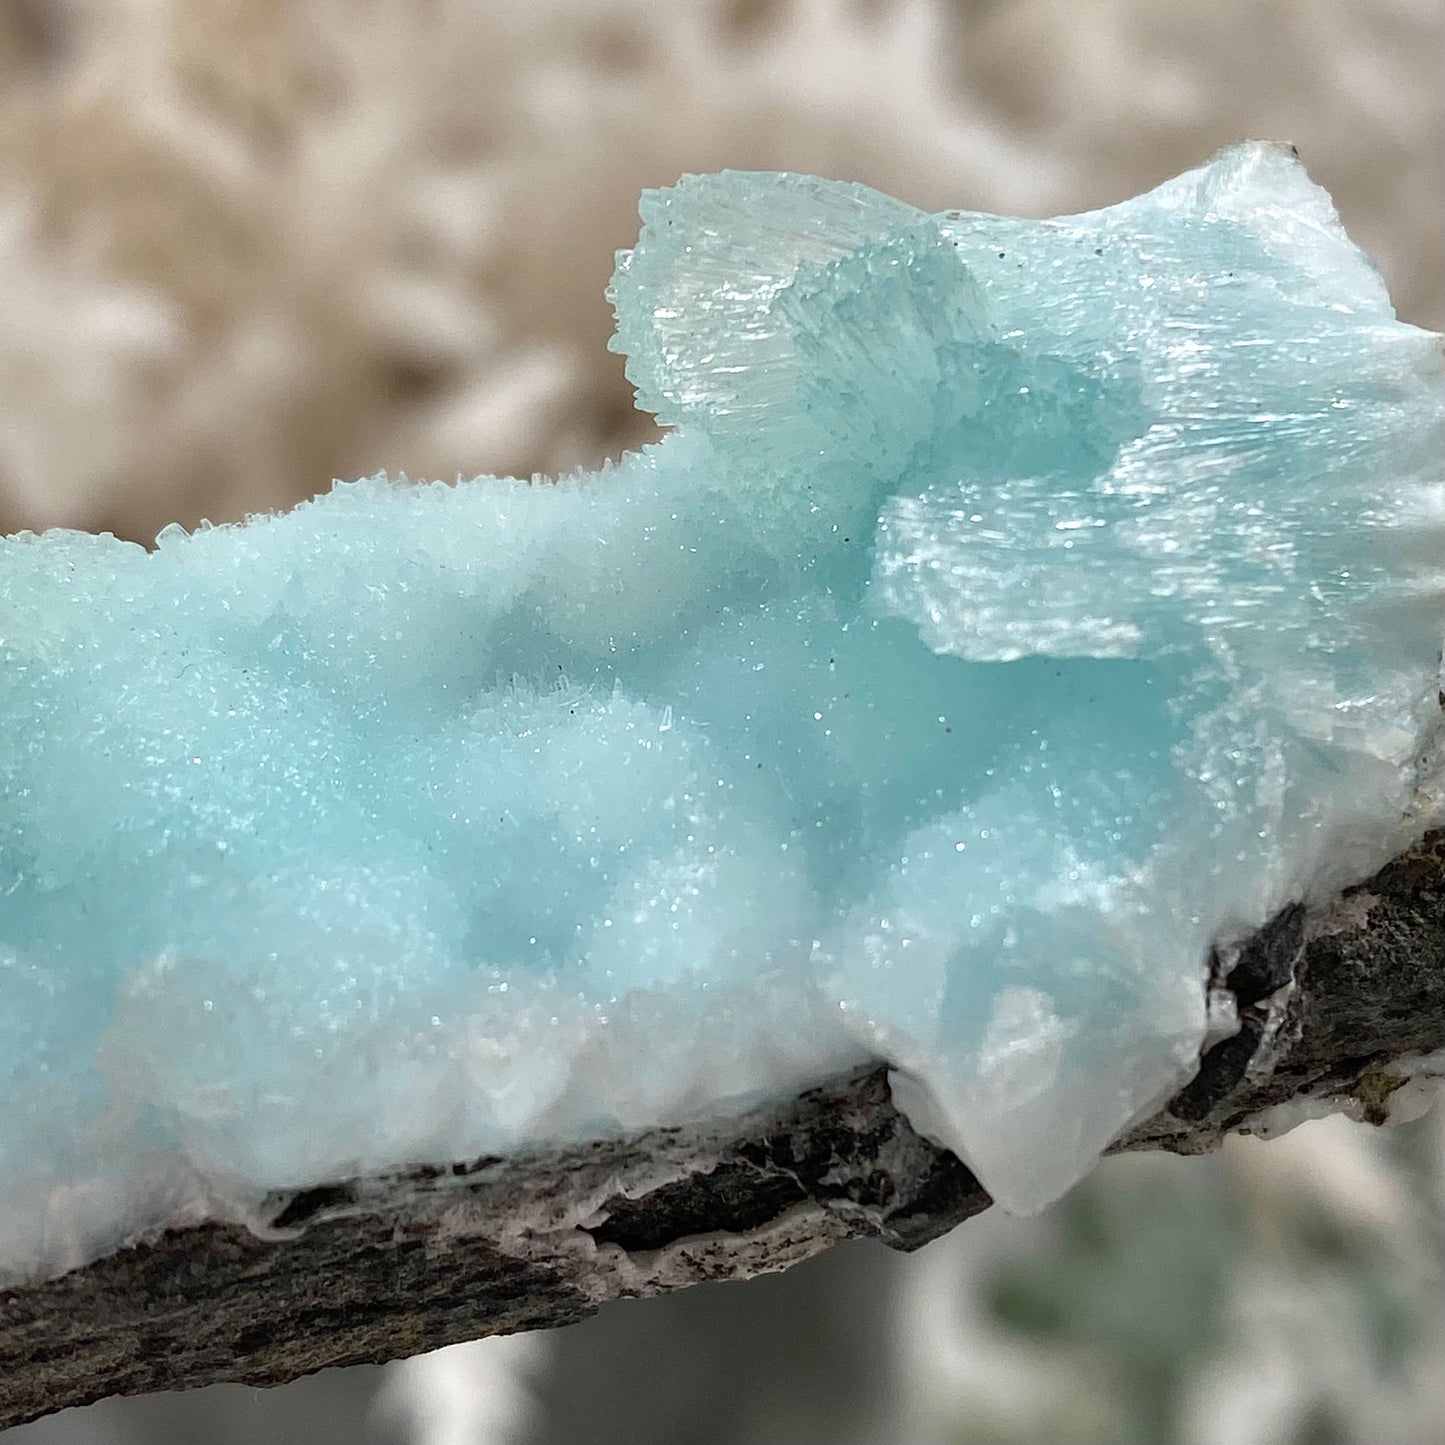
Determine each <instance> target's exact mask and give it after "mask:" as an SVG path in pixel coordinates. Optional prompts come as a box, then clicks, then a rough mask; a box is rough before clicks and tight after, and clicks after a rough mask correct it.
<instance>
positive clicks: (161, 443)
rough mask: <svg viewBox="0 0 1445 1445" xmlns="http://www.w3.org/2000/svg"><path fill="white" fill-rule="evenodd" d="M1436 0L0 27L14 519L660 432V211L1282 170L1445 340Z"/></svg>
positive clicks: (34, 13)
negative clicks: (642, 247)
mask: <svg viewBox="0 0 1445 1445" xmlns="http://www.w3.org/2000/svg"><path fill="white" fill-rule="evenodd" d="M1442 35H1445V7H1442V5H1441V4H1440V3H1439V0H1207V3H1203V0H1199V3H1196V0H1184V3H1159V0H1016V3H1010V0H951V3H950V0H777V3H769V0H529V3H526V4H518V3H499V0H0V529H4V530H14V529H17V528H20V527H36V528H39V527H44V526H52V525H67V526H78V527H85V528H91V529H101V528H109V529H113V530H115V531H117V532H119V533H121V534H124V535H126V536H130V537H134V538H136V539H140V540H147V539H149V538H150V537H152V536H153V535H154V534H155V533H156V531H157V530H159V528H161V527H162V526H164V525H165V524H166V523H168V522H172V521H179V522H182V523H185V524H188V525H189V524H194V523H195V522H196V521H198V520H199V519H200V518H202V517H210V518H211V519H213V520H217V521H219V520H224V519H231V518H235V517H239V516H241V515H244V514H245V513H246V512H247V511H248V510H259V509H266V508H273V507H280V506H285V505H288V504H290V503H292V502H294V501H296V500H297V499H299V498H302V497H305V496H309V495H311V494H313V493H315V492H316V491H318V490H323V489H325V488H326V487H327V486H328V485H329V483H330V481H331V479H332V478H333V477H354V476H357V475H361V474H365V473H369V472H373V471H376V470H379V469H383V468H384V469H387V470H391V471H395V472H400V471H405V472H407V473H409V474H410V475H412V476H435V477H443V478H452V477H455V476H457V475H458V474H462V475H473V474H475V473H479V472H500V473H520V474H522V475H529V474H531V473H532V472H534V471H543V472H549V473H550V472H555V471H557V470H558V469H563V468H569V467H574V466H578V465H587V464H592V463H595V462H596V461H597V460H599V459H600V458H601V457H602V456H603V455H605V454H608V453H615V452H616V451H617V450H619V449H621V448H622V447H624V446H626V445H628V444H631V443H635V442H636V441H638V440H639V439H640V438H643V437H645V436H646V435H648V425H649V424H648V423H647V421H646V420H645V419H644V418H641V417H639V416H638V415H637V414H636V413H635V412H633V410H632V406H631V396H630V394H629V390H628V388H627V386H626V383H625V381H624V379H623V376H622V370H621V366H620V364H619V362H618V360H617V358H615V357H613V356H611V355H610V354H609V353H608V352H607V351H606V350H605V343H606V340H607V337H608V335H609V333H610V331H611V316H610V313H609V310H608V307H607V305H606V303H605V302H604V300H603V296H602V291H603V287H604V285H605V283H606V281H607V278H608V275H609V274H610V271H611V268H612V253H613V251H614V250H615V249H616V248H618V247H621V246H626V245H628V244H629V243H630V242H631V241H632V239H633V238H634V237H635V234H636V203H637V196H638V192H639V190H640V189H641V188H642V187H644V186H653V185H661V184H666V183H668V182H670V181H672V180H673V179H675V178H676V177H677V176H678V175H679V174H680V173H681V172H683V171H687V170H710V169H717V168H720V167H723V166H736V167H764V168H772V167H778V168H790V169H797V170H808V171H815V172H820V173H823V174H827V175H833V176H839V177H847V178H852V179H858V180H863V181H866V182H869V183H870V184H873V185H875V186H879V187H881V188H883V189H886V190H888V191H891V192H893V193H895V194H898V195H900V196H902V197H904V198H906V199H908V200H911V201H914V202H916V203H918V204H921V205H924V206H927V207H929V208H932V209H942V208H945V207H961V208H972V209H984V210H1003V211H1013V212H1019V213H1026V214H1039V215H1042V214H1048V213H1051V212H1061V211H1068V210H1079V209H1084V208H1087V207H1091V206H1096V205H1100V204H1105V203H1109V202H1112V201H1115V200H1118V199H1120V198H1122V197H1124V196H1126V195H1128V194H1131V193H1133V192H1136V191H1138V190H1140V189H1143V188H1145V187H1148V186H1150V185H1152V184H1154V183H1155V182H1157V181H1159V180H1161V179H1163V178H1164V177H1166V176H1168V175H1170V174H1172V173H1174V172H1176V171H1178V170H1181V169H1183V168H1185V167H1187V166H1189V165H1192V164H1195V163H1197V162H1199V161H1201V160H1202V159H1204V158H1205V157H1206V156H1207V155H1208V154H1209V153H1210V152H1211V151H1212V150H1214V149H1215V148H1216V147H1218V146H1220V145H1223V144H1225V143H1227V142H1229V141H1232V140H1236V139H1239V138H1241V137H1244V136H1253V137H1264V138H1271V139H1279V140H1287V141H1293V142H1294V143H1295V144H1296V145H1298V146H1299V148H1300V150H1301V151H1302V152H1303V154H1304V157H1305V160H1306V162H1307V164H1308V165H1309V167H1310V169H1311V171H1312V172H1313V174H1314V175H1315V176H1316V177H1317V178H1318V179H1319V180H1320V181H1321V182H1322V183H1323V184H1325V185H1326V186H1327V187H1328V188H1329V189H1330V190H1331V191H1332V192H1333V193H1334V194H1335V195H1336V197H1337V198H1338V201H1339V205H1340V209H1341V211H1342V213H1343V215H1344V218H1345V221H1346V223H1347V225H1348V226H1349V228H1350V230H1351V232H1352V234H1353V235H1354V236H1355V237H1356V238H1357V239H1358V240H1359V242H1360V243H1361V244H1362V245H1363V246H1364V247H1365V249H1366V250H1367V251H1369V252H1370V254H1371V255H1373V256H1374V257H1376V259H1377V260H1378V261H1379V263H1380V265H1381V266H1382V267H1383V269H1384V271H1385V273H1386V275H1387V277H1388V279H1389V281H1390V284H1391V289H1392V292H1393V294H1394V296H1395V297H1396V300H1397V304H1398V306H1399V308H1400V310H1401V313H1402V314H1403V315H1404V316H1406V317H1407V318H1408V319H1411V320H1414V321H1417V322H1419V323H1420V324H1423V325H1428V326H1432V327H1436V328H1439V327H1440V326H1441V325H1442V323H1445V285H1442V277H1441V251H1442V215H1445V180H1442V176H1445V172H1442V167H1441V164H1440V155H1439V138H1440V134H1441V115H1442V105H1445V101H1442V96H1445V86H1442V84H1441V71H1440V60H1441V49H1442V46H1441V42H1442Z"/></svg>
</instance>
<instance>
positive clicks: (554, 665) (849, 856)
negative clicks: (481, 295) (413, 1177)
mask: <svg viewBox="0 0 1445 1445" xmlns="http://www.w3.org/2000/svg"><path fill="white" fill-rule="evenodd" d="M642 213H643V219H644V227H643V231H642V235H641V238H640V240H639V242H638V245H637V247H636V249H635V250H633V251H631V252H629V253H625V254H623V255H622V256H621V257H620V258H619V265H618V271H617V276H616V280H615V283H614V295H615V302H616V307H617V314H618V338H617V342H616V345H617V347H618V349H619V350H621V351H623V352H625V353H626V355H627V357H628V364H629V374H630V375H631V376H632V378H633V380H634V382H635V383H636V385H637V388H638V393H639V400H640V403H641V405H643V406H644V407H646V408H648V409H649V410H651V411H654V412H656V413H657V415H658V417H659V418H660V420H661V421H663V422H664V423H666V424H668V425H671V426H674V427H675V428H676V430H675V432H674V434H672V435H670V436H669V437H668V439H667V440H666V441H665V442H663V443H662V444H661V445H660V446H657V447H654V448H651V449H649V450H648V451H646V452H645V453H643V454H642V455H639V456H633V457H629V458H627V459H626V460H624V461H623V462H622V463H621V464H620V465H618V466H616V467H608V468H605V469H604V470H603V471H601V472H600V473H597V474H595V475H588V476H577V477H572V478H568V479H566V480H563V481H560V482H558V483H556V484H528V483H523V482H517V481H501V480H496V479H491V478H482V479H478V480H477V481H474V482H469V483H464V484H459V485H456V486H444V485H440V484H434V485H427V486H419V485H412V484H408V483H400V484H398V483H392V482H388V481H386V480H385V479H382V478H375V479H372V480H370V481H366V482H359V483H356V484H353V485H347V486H338V487H337V488H336V489H335V490H334V491H333V492H332V493H331V494H330V495H329V496H326V497H323V498H321V499H320V500H318V501H316V502H314V503H311V504H309V505H306V506H303V507H300V508H298V509H297V510H295V511H294V512H291V513H289V514H287V515H284V516H277V517H268V518H258V519H254V520H252V521H251V522H249V523H248V524H247V525H245V526H242V527H224V528H215V529H205V530H201V531H199V532H197V533H195V534H193V535H186V534H185V533H184V532H182V531H180V530H179V529H171V530H168V531H167V532H166V533H164V534H163V535H162V536H161V537H160V539H159V542H158V545H157V548H156V549H155V550H154V551H152V552H147V551H146V550H144V549H142V548H140V547H137V546H133V545H129V544H126V543H122V542H118V541H116V540H114V539H113V538H111V537H91V536H83V535H78V534H73V533H52V534H49V535H46V536H42V537H36V536H31V535H26V536H20V537H14V538H9V539H6V540H5V541H4V542H3V543H0V609H3V610H0V799H3V801H0V1271H8V1272H11V1273H16V1272H24V1271H25V1270H27V1269H28V1270H31V1271H34V1270H44V1269H53V1268H57V1267H61V1266H63V1265H64V1264H68V1263H73V1262H75V1261H76V1260H77V1259H79V1258H83V1257H85V1256H86V1255H88V1254H91V1253H94V1252H96V1251H98V1250H100V1249H103V1248H106V1247H109V1246H110V1245H113V1244H114V1243H116V1242H118V1241H119V1240H120V1239H121V1238H123V1237H125V1236H126V1235H127V1234H128V1233H131V1232H134V1231H136V1230H139V1229H143V1228H146V1227H148V1226H153V1225H155V1224H156V1223H158V1222H161V1221H163V1220H164V1219H166V1218H168V1217H174V1216H175V1215H176V1214H178V1213H181V1214H183V1213H185V1212H186V1211H187V1210H189V1211H192V1212H196V1211H200V1210H204V1209H237V1208H241V1207H243V1203H244V1201H245V1200H246V1199H247V1198H248V1197H251V1194H253V1193H254V1191H256V1190H257V1189H259V1188H262V1187H264V1186H269V1185H285V1184H299V1183H308V1182H316V1181H319V1180H322V1179H325V1178H327V1177H328V1176H334V1175H336V1174H338V1173H345V1172H349V1171H351V1170H354V1169H362V1170H367V1169H379V1168H384V1167H386V1166H389V1165H395V1164H400V1163H403V1162H406V1161H408V1160H414V1159H418V1158H428V1159H437V1158H448V1157H461V1156H464V1155H468V1154H471V1153H475V1152H477V1151H479V1150H483V1149H493V1148H498V1147H506V1146H507V1145H511V1144H515V1143H517V1142H519V1141H524V1140H530V1139H539V1138H547V1137H559V1136H564V1135H573V1136H575V1135H579V1134H585V1133H588V1132H590V1131H607V1130H613V1129H617V1128H619V1127H630V1126H635V1125H638V1124H641V1123H645V1122H654V1121H661V1120H667V1119H677V1118H681V1117H682V1116H683V1115H686V1114H696V1113H698V1112H699V1111H702V1110H706V1109H711V1108H718V1107H724V1106H725V1101H726V1100H728V1099H729V1098H735V1097H737V1096H740V1095H744V1094H748V1093H756V1092H758V1091H762V1090H770V1089H783V1088H790V1087H794V1086H796V1085H797V1084H799V1083H800V1082H803V1081H805V1080H807V1079H809V1078H810V1077H812V1076H814V1075H816V1074H818V1073H819V1072H821V1071H823V1070H825V1069H828V1068H831V1067H834V1066H836V1065H839V1064H841V1063H843V1062H846V1061H849V1060H852V1059H855V1058H859V1057H862V1056H865V1055H869V1054H875V1053H879V1052H881V1053H882V1054H883V1055H884V1056H886V1057H888V1058H890V1059H891V1060H892V1061H894V1062H895V1063H896V1064H897V1066H898V1069H899V1075H898V1077H899V1081H900V1085H901V1087H902V1097H903V1099H904V1100H905V1102H906V1104H907V1106H908V1107H909V1108H910V1110H911V1111H912V1112H913V1113H914V1116H915V1119H916V1120H918V1121H919V1122H920V1123H921V1124H922V1125H923V1126H924V1127H926V1128H928V1129H929V1130H931V1131H933V1132H935V1133H936V1134H937V1135H939V1136H941V1137H942V1139H943V1140H945V1141H946V1142H947V1143H948V1144H950V1145H952V1146H953V1147H954V1148H956V1149H957V1150H958V1152H959V1153H960V1154H961V1155H962V1156H963V1157H964V1158H965V1159H966V1160H967V1161H968V1163H969V1164H971V1165H972V1166H973V1167H974V1168H975V1170H976V1171H977V1172H978V1174H979V1175H980V1177H981V1178H982V1180H983V1181H984V1183H985V1184H986V1185H987V1187H988V1188H989V1189H990V1190H991V1191H993V1193H994V1194H995V1195H996V1196H997V1198H998V1199H999V1200H1000V1201H1001V1202H1002V1203H1003V1204H1005V1205H1006V1206H1009V1207H1012V1208H1016V1209H1032V1208H1037V1207H1039V1206H1041V1205H1043V1204H1045V1203H1046V1202H1048V1201H1049V1200H1050V1199H1053V1198H1055V1197H1056V1196H1057V1195H1058V1194H1060V1193H1061V1192H1062V1191H1063V1190H1065V1189H1066V1188H1067V1187H1068V1186H1069V1185H1070V1184H1071V1183H1073V1182H1074V1181H1075V1180H1076V1179H1078V1178H1079V1177H1080V1175H1082V1174H1083V1173H1084V1172H1085V1171H1086V1170H1087V1169H1088V1168H1089V1167H1090V1166H1091V1165H1092V1163H1093V1162H1094V1161H1095V1160H1096V1159H1097V1158H1098V1156H1099V1154H1100V1152H1101V1151H1102V1150H1103V1149H1104V1147H1105V1146H1106V1145H1107V1144H1108V1143H1109V1142H1110V1140H1111V1139H1112V1138H1113V1137H1114V1136H1115V1135H1116V1133H1117V1132H1118V1131H1119V1130H1120V1129H1121V1128H1122V1127H1123V1126H1125V1125H1126V1124H1127V1123H1128V1122H1129V1121H1130V1120H1131V1118H1133V1117H1134V1116H1136V1115H1137V1114H1138V1113H1139V1112H1140V1111H1142V1110H1144V1109H1146V1108H1148V1107H1150V1106H1151V1105H1152V1104H1154V1103H1156V1102H1157V1101H1158V1100H1159V1099H1160V1098H1161V1096H1162V1095H1163V1094H1165V1093H1166V1092H1167V1091H1168V1090H1169V1089H1170V1088H1171V1087H1172V1086H1174V1085H1175V1084H1176V1083H1177V1082H1178V1081H1179V1080H1180V1079H1181V1077H1182V1076H1183V1075H1184V1074H1186V1073H1187V1072H1188V1070H1189V1069H1190V1068H1191V1067H1192V1065H1193V1064H1194V1062H1195V1060H1196V1059H1197V1056H1198V1051H1199V1048H1200V1044H1201V1041H1202V1040H1203V1038H1204V1035H1205V1027H1206V1019H1205V997H1204V977H1205V968H1206V960H1207V957H1208V954H1209V950H1210V946H1211V944H1212V943H1213V942H1216V941H1218V940H1221V939H1228V938H1229V937H1230V936H1232V935H1238V934H1240V933H1242V932H1243V931H1245V930H1247V929H1249V928H1250V927H1252V926H1254V925H1257V924H1259V923H1260V922H1261V921H1263V920H1264V919H1265V918H1266V917H1267V916H1269V914H1270V913H1271V912H1272V911H1273V910H1275V909H1277V908H1278V907H1280V906H1281V905H1283V904H1284V903H1286V902H1287V901H1289V900H1291V899H1294V898H1298V897H1300V896H1302V895H1304V894H1306V893H1307V892H1309V891H1310V890H1311V889H1317V888H1325V887H1328V886H1330V885H1332V884H1335V883H1340V882H1344V881H1348V880H1349V879H1350V878H1351V877H1355V876H1360V875H1362V874H1363V873H1365V872H1367V871H1368V870H1370V869H1372V868H1374V867H1375V866H1377V865H1378V864H1380V863H1382V862H1384V861H1385V860H1386V859H1387V857H1388V856H1389V855H1390V854H1391V853H1392V852H1394V851H1395V850H1397V849H1398V848H1399V847H1401V846H1403V845H1405V844H1406V843H1408V842H1409V841H1410V839H1411V837H1412V836H1414V835H1415V834H1418V833H1419V832H1420V831H1421V830H1423V828H1424V827H1425V826H1426V825H1427V824H1428V823H1429V822H1430V821H1432V820H1438V819H1439V818H1440V817H1441V816H1442V811H1445V809H1442V804H1441V801H1440V796H1439V792H1438V788H1437V781H1436V780H1434V779H1432V774H1431V772H1430V766H1429V761H1428V760H1429V758H1430V756H1431V753H1432V748H1433V747H1434V746H1435V745H1436V743H1437V741H1438V739H1437V738H1436V737H1435V736H1434V734H1435V730H1437V729H1438V723H1439V716H1440V713H1439V704H1438V701H1437V693H1438V689H1439V686H1440V677H1439V657H1440V645H1441V639H1442V634H1445V484H1442V441H1441V426H1442V391H1441V379H1442V375H1441V372H1442V368H1441V351H1440V345H1439V338H1438V337H1435V336H1432V335H1429V334H1427V333H1424V332H1421V331H1418V330H1416V329H1414V328H1412V327H1410V326H1406V325H1403V324H1401V323H1400V322H1398V321H1397V320H1396V319H1395V317H1394V313H1393V312H1392V310H1391V308H1390V305H1389V301H1388V298H1387V297H1386V294H1385V291H1384V289H1383V286H1382V284H1381V281H1380V278H1379V276H1378V275H1377V274H1376V272H1375V270H1374V269H1373V267H1372V266H1371V265H1370V263H1369V262H1368V261H1367V260H1366V259H1365V258H1364V257H1363V256H1362V255H1361V254H1360V253H1359V252H1358V251H1357V250H1356V249H1355V248H1354V247H1353V246H1352V245H1351V244H1350V242H1349V241H1348V240H1347V239H1346V237H1345V236H1344V234H1343V232H1342V231H1341V229H1340V227H1339V224H1338V221H1337V220H1336V217H1335V215H1334V212H1333V210H1332V208H1331V206H1330V203H1329V200H1328V198H1327V197H1326V196H1325V195H1324V194H1323V192H1321V191H1320V190H1319V189H1318V188H1316V187H1315V186H1314V185H1313V184H1312V183H1311V182H1310V181H1309V180H1308V178H1307V177H1306V176H1305V174H1304V172H1303V170H1302V169H1301V167H1300V165H1299V163H1298V161H1297V160H1295V159H1294V158H1293V157H1292V156H1291V155H1290V154H1289V153H1288V152H1286V151H1283V150H1281V149H1279V148H1275V147H1270V146H1262V145H1249V146H1243V147H1239V148H1237V149H1234V150H1231V151H1229V152H1226V153H1224V154H1223V155H1221V156H1220V157H1218V158H1217V159H1216V160H1215V161H1213V162H1212V163H1211V164H1210V165H1208V166H1206V167H1204V168H1203V169H1201V170H1198V171H1194V172H1191V173H1190V174H1188V175H1185V176H1181V177H1180V178H1178V179H1177V180H1174V181H1171V182H1170V183H1168V184H1166V185H1164V186H1162V187H1161V188H1160V189H1158V190H1157V191H1154V192H1153V193H1151V194H1149V195H1146V196H1144V197H1142V198H1140V199H1138V200H1136V201H1131V202H1129V203H1127V204H1124V205H1120V206H1116V207H1113V208H1111V209H1109V210H1105V211H1101V212H1098V213H1095V214H1091V215H1086V216H1077V217H1070V218H1066V219H1063V220H1057V221H1049V222H1032V221H1021V220H1009V219H1000V218H998V217H993V216H981V215H969V214H955V213H949V214H944V215H939V216H929V215H925V214H923V213H921V212H919V211H916V210H914V209H912V208H910V207H908V206H906V205H903V204H900V203H899V202H896V201H892V200H889V199H888V198H886V197H884V196H882V195H878V194H876V193H874V192H872V191H868V190H866V189H863V188H862V187H858V186H852V185H844V184H837V183H833V182H828V181H820V180H815V179H810V178H807V177H801V176H789V175H750V174H724V175H720V176H712V177H691V178H687V179H685V180H683V181H682V182H680V183H679V184H678V185H677V186H676V187H674V188H672V189H671V190H668V191H662V192H652V193H649V194H648V195H647V196H646V197H645V198H644V201H643V207H642Z"/></svg>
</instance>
